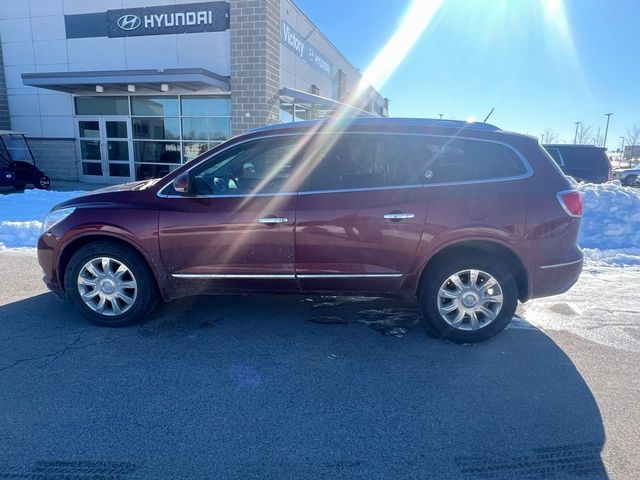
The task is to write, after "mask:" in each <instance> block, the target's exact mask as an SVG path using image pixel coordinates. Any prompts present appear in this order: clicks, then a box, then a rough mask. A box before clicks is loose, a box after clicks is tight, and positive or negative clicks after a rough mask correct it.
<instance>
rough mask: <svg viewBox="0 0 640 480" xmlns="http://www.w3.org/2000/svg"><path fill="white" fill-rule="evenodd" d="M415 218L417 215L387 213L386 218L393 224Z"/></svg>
mask: <svg viewBox="0 0 640 480" xmlns="http://www.w3.org/2000/svg"><path fill="white" fill-rule="evenodd" d="M415 216H416V214H415V213H408V212H393V213H385V215H384V218H386V219H387V220H391V221H393V222H397V221H400V220H405V219H408V218H415Z"/></svg>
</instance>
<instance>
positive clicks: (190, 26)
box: [65, 2, 229, 38]
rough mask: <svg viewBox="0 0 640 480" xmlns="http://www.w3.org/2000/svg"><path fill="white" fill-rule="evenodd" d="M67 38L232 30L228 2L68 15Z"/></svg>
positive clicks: (66, 23)
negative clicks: (230, 28)
mask: <svg viewBox="0 0 640 480" xmlns="http://www.w3.org/2000/svg"><path fill="white" fill-rule="evenodd" d="M65 27H66V31H67V38H86V37H132V36H143V35H168V34H176V33H198V32H222V31H225V30H228V29H229V4H228V3H227V2H203V3H187V4H183V5H162V6H157V7H140V8H125V9H118V10H107V11H106V12H101V13H87V14H81V15H65Z"/></svg>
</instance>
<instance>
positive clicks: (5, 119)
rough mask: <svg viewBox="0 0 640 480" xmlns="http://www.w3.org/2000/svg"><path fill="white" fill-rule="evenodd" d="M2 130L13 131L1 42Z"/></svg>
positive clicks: (0, 117) (0, 99)
mask: <svg viewBox="0 0 640 480" xmlns="http://www.w3.org/2000/svg"><path fill="white" fill-rule="evenodd" d="M0 130H11V117H10V116H9V102H8V100H7V84H6V82H5V78H4V62H3V61H2V42H0Z"/></svg>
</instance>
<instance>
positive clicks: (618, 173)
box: [613, 163, 640, 187]
mask: <svg viewBox="0 0 640 480" xmlns="http://www.w3.org/2000/svg"><path fill="white" fill-rule="evenodd" d="M613 178H615V179H616V180H620V183H622V184H623V185H626V186H627V187H634V186H640V163H638V164H636V165H635V166H633V167H631V168H625V169H618V170H615V171H614V172H613Z"/></svg>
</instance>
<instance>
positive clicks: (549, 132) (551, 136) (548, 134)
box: [542, 128, 558, 143]
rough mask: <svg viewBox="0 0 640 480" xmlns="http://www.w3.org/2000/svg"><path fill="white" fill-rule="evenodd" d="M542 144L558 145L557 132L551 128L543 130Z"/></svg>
mask: <svg viewBox="0 0 640 480" xmlns="http://www.w3.org/2000/svg"><path fill="white" fill-rule="evenodd" d="M542 137H543V140H544V143H558V132H556V131H555V130H554V129H553V128H545V130H544V133H543V134H542Z"/></svg>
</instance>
